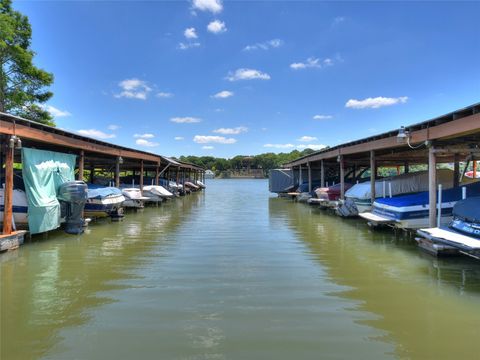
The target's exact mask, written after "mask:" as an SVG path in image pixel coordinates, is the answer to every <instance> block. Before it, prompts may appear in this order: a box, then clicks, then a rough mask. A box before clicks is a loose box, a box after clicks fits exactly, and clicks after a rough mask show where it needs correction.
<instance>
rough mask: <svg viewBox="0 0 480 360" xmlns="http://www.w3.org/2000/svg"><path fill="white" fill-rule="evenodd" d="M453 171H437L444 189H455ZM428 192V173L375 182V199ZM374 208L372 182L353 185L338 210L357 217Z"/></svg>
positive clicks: (399, 176) (418, 172)
mask: <svg viewBox="0 0 480 360" xmlns="http://www.w3.org/2000/svg"><path fill="white" fill-rule="evenodd" d="M453 177H454V175H453V171H452V170H449V169H439V170H437V181H438V183H439V184H442V186H443V188H444V189H450V188H452V187H453ZM427 190H428V171H417V172H412V173H406V174H401V175H397V176H391V177H387V178H383V179H378V180H376V181H375V197H376V198H385V197H392V196H397V195H404V194H409V193H415V192H420V191H427ZM371 208H372V199H371V186H370V181H366V182H362V183H358V184H355V185H353V186H352V187H351V188H350V189H348V190H347V191H346V192H345V201H344V202H343V203H342V204H341V205H340V206H339V207H338V208H337V214H338V215H340V216H345V217H348V216H357V215H358V214H359V213H363V212H365V211H370V210H371Z"/></svg>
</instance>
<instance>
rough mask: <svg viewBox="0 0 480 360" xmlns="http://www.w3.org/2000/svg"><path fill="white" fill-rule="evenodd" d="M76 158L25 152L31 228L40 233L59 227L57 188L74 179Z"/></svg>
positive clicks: (29, 224)
mask: <svg viewBox="0 0 480 360" xmlns="http://www.w3.org/2000/svg"><path fill="white" fill-rule="evenodd" d="M75 161H76V155H70V154H62V153H58V152H54V151H45V150H37V149H28V148H23V149H22V163H23V168H22V175H23V182H24V183H25V192H26V193H27V203H28V227H29V230H30V233H32V234H38V233H42V232H45V231H50V230H53V229H56V228H58V227H59V226H60V203H59V202H58V200H57V194H58V188H59V187H60V185H61V184H63V183H64V182H67V181H73V180H75V175H74V171H75Z"/></svg>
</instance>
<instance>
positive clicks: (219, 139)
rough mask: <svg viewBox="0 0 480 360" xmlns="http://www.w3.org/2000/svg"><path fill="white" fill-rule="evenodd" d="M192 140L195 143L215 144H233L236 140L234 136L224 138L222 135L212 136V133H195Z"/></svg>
mask: <svg viewBox="0 0 480 360" xmlns="http://www.w3.org/2000/svg"><path fill="white" fill-rule="evenodd" d="M193 141H194V142H196V143H197V144H208V143H217V144H235V143H236V142H237V140H236V139H234V138H226V137H223V136H212V135H195V136H194V137H193Z"/></svg>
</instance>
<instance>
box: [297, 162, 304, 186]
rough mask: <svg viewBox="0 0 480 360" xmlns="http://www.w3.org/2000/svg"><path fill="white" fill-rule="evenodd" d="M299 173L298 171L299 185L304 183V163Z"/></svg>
mask: <svg viewBox="0 0 480 360" xmlns="http://www.w3.org/2000/svg"><path fill="white" fill-rule="evenodd" d="M299 169H300V170H299V173H298V183H299V185H302V183H303V174H302V165H300V166H299Z"/></svg>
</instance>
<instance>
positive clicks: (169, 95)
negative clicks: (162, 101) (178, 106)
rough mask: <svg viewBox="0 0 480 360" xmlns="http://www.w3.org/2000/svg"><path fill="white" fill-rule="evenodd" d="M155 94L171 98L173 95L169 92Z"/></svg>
mask: <svg viewBox="0 0 480 360" xmlns="http://www.w3.org/2000/svg"><path fill="white" fill-rule="evenodd" d="M155 96H156V97H159V98H171V97H173V94H172V93H169V92H159V93H157V95H155Z"/></svg>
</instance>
